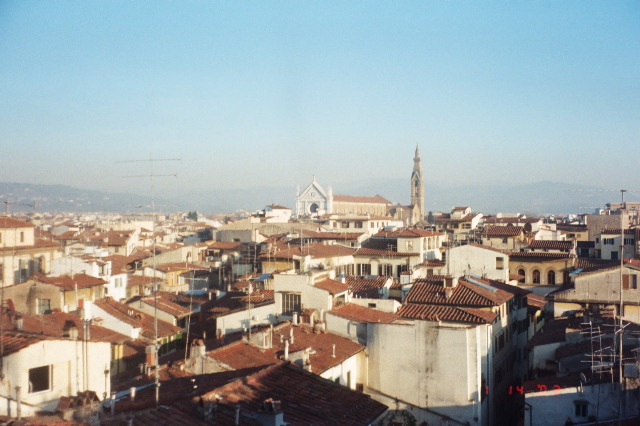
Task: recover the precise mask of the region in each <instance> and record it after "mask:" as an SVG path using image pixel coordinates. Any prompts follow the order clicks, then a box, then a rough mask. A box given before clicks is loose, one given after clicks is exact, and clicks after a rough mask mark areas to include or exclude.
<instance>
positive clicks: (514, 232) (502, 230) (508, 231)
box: [483, 225, 524, 238]
mask: <svg viewBox="0 0 640 426" xmlns="http://www.w3.org/2000/svg"><path fill="white" fill-rule="evenodd" d="M523 232H524V228H522V227H520V226H510V225H507V226H488V227H487V228H485V230H484V232H483V235H485V236H486V237H489V238H490V237H517V236H518V235H520V234H522V233H523Z"/></svg>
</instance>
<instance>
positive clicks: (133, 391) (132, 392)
mask: <svg viewBox="0 0 640 426" xmlns="http://www.w3.org/2000/svg"><path fill="white" fill-rule="evenodd" d="M129 397H130V398H131V401H135V400H136V387H135V386H132V387H131V388H129Z"/></svg>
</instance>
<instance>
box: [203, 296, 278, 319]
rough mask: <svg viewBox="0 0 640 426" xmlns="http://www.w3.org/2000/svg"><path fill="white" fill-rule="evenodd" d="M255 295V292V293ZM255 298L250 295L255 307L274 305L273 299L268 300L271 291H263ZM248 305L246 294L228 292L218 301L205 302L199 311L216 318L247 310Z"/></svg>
mask: <svg viewBox="0 0 640 426" xmlns="http://www.w3.org/2000/svg"><path fill="white" fill-rule="evenodd" d="M256 293H257V292H256ZM258 294H259V296H256V295H254V294H253V293H252V296H251V303H253V304H256V305H268V304H271V303H275V302H274V299H273V297H271V299H269V298H268V297H267V296H268V295H273V291H271V292H269V291H268V290H263V291H261V292H260V293H258ZM248 303H249V297H248V295H247V294H246V293H239V292H234V293H232V292H229V293H227V294H226V295H224V296H223V297H221V298H220V299H218V300H212V301H211V302H205V303H204V304H203V305H202V307H201V311H205V312H208V313H209V314H211V315H212V317H218V316H222V315H228V314H230V313H232V312H239V311H243V310H245V309H247V307H248V306H247V304H248Z"/></svg>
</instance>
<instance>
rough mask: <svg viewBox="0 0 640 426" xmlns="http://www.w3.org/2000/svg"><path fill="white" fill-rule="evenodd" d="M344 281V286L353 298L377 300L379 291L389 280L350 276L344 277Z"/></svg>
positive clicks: (386, 278)
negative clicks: (345, 285)
mask: <svg viewBox="0 0 640 426" xmlns="http://www.w3.org/2000/svg"><path fill="white" fill-rule="evenodd" d="M345 281H346V284H347V285H348V286H349V290H350V292H351V293H352V294H353V295H354V296H355V297H364V298H372V299H377V298H379V297H380V294H379V291H380V289H381V288H383V287H384V286H385V285H386V284H387V281H389V278H388V277H375V278H365V277H360V276H353V275H350V276H348V277H346V280H345Z"/></svg>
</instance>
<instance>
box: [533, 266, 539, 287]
mask: <svg viewBox="0 0 640 426" xmlns="http://www.w3.org/2000/svg"><path fill="white" fill-rule="evenodd" d="M533 283H534V284H540V271H538V270H537V269H534V270H533Z"/></svg>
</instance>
